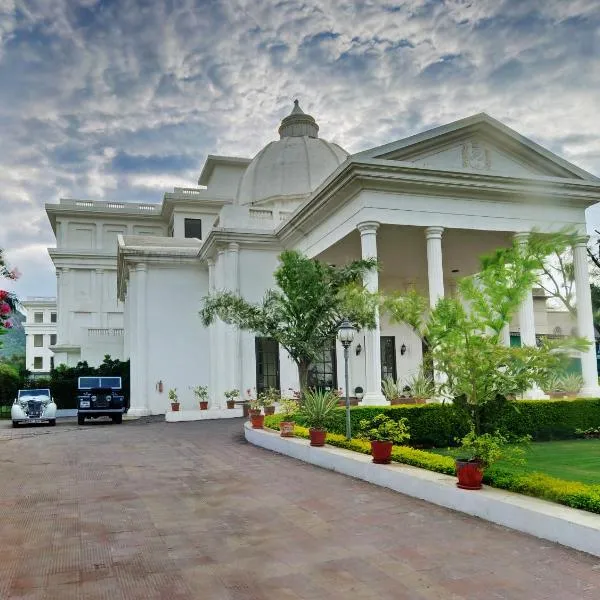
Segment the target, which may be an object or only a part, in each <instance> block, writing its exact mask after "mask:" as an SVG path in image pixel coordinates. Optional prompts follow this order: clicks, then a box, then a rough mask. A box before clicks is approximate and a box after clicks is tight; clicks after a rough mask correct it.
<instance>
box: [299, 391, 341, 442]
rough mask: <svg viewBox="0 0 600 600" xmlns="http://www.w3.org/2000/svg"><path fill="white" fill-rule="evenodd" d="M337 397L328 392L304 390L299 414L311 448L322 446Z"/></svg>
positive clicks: (335, 406)
mask: <svg viewBox="0 0 600 600" xmlns="http://www.w3.org/2000/svg"><path fill="white" fill-rule="evenodd" d="M337 403H338V396H337V394H334V393H333V392H331V391H329V390H305V392H304V397H303V400H302V404H301V405H300V414H301V415H302V417H303V418H304V421H305V422H306V424H307V426H308V428H309V434H310V445H311V446H324V445H325V438H326V436H327V426H328V425H329V423H330V422H331V420H332V419H333V416H334V414H335V410H336V408H337Z"/></svg>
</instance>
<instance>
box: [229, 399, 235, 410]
mask: <svg viewBox="0 0 600 600" xmlns="http://www.w3.org/2000/svg"><path fill="white" fill-rule="evenodd" d="M227 408H235V400H227Z"/></svg>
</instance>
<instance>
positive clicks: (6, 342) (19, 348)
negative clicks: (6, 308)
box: [0, 312, 25, 357]
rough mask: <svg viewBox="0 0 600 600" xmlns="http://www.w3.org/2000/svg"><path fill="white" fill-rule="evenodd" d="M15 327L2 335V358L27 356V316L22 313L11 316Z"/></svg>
mask: <svg viewBox="0 0 600 600" xmlns="http://www.w3.org/2000/svg"><path fill="white" fill-rule="evenodd" d="M10 320H11V321H12V324H13V327H12V329H9V330H8V331H6V333H5V334H4V335H0V356H4V357H9V356H14V355H15V354H22V355H24V354H25V328H24V327H23V323H24V322H25V315H22V314H21V313H20V312H16V313H13V314H12V315H11V316H10Z"/></svg>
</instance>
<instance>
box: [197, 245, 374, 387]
mask: <svg viewBox="0 0 600 600" xmlns="http://www.w3.org/2000/svg"><path fill="white" fill-rule="evenodd" d="M279 260H280V265H279V267H278V268H277V270H276V271H275V281H276V283H277V288H276V289H271V290H268V291H267V293H266V294H265V296H264V299H263V300H262V302H261V303H258V304H254V303H251V302H248V301H247V300H245V299H244V298H242V297H240V296H239V295H236V294H233V293H232V292H228V291H219V292H217V293H216V294H213V295H210V296H207V297H205V298H204V306H203V308H202V310H201V313H200V315H201V318H202V321H203V322H204V324H205V325H209V324H210V323H212V322H213V321H214V320H215V319H216V318H217V317H218V318H220V319H221V320H223V321H224V322H225V323H229V324H233V325H236V326H237V327H239V328H240V329H243V330H246V331H254V332H256V333H258V334H260V335H263V336H267V337H271V338H273V339H275V340H276V341H277V342H278V343H279V344H280V345H281V346H282V347H283V348H285V349H286V350H287V352H288V354H289V355H290V358H291V359H292V360H293V361H294V362H295V363H296V366H297V367H298V376H299V380H300V389H301V390H304V389H306V387H307V383H308V372H309V367H310V365H311V363H312V362H313V361H314V360H315V358H316V357H317V356H318V354H319V353H320V352H321V351H322V350H323V348H324V347H325V346H326V345H327V344H330V343H331V342H332V340H334V339H335V336H336V334H337V330H338V327H339V325H340V323H341V322H342V321H343V319H344V318H348V319H349V320H350V321H351V322H352V323H353V324H354V325H355V326H356V327H359V328H367V329H369V328H371V329H372V328H374V327H375V314H376V309H377V302H378V299H377V296H376V295H374V294H370V293H369V292H367V291H366V290H365V289H364V287H363V285H362V278H363V277H364V276H365V275H366V274H367V273H368V272H369V271H371V270H373V269H376V268H377V261H376V260H375V259H367V260H357V261H353V262H351V263H349V264H348V265H345V266H334V265H328V264H325V263H323V262H320V261H318V260H316V259H311V258H308V257H306V256H304V255H302V254H301V253H300V252H296V251H293V250H286V251H284V252H283V253H282V254H281V255H280V257H279Z"/></svg>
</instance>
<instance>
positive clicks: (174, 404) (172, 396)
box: [169, 388, 179, 412]
mask: <svg viewBox="0 0 600 600" xmlns="http://www.w3.org/2000/svg"><path fill="white" fill-rule="evenodd" d="M169 400H170V401H171V410H172V411H173V412H178V411H179V398H178V397H177V388H171V389H170V390H169Z"/></svg>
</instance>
